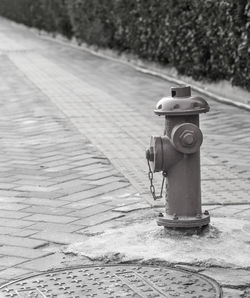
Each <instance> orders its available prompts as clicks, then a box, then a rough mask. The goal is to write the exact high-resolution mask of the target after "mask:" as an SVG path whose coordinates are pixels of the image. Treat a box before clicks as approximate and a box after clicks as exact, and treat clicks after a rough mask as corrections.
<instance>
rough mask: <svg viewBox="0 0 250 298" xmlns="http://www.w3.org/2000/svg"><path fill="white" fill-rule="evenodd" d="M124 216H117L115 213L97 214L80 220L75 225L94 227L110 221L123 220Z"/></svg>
mask: <svg viewBox="0 0 250 298" xmlns="http://www.w3.org/2000/svg"><path fill="white" fill-rule="evenodd" d="M123 216H124V215H122V214H115V213H114V212H113V213H112V212H105V213H100V214H96V215H93V216H89V217H86V218H84V219H80V220H77V221H75V222H74V224H75V225H82V226H94V225H96V224H100V223H103V222H106V221H109V220H113V219H117V218H121V217H123Z"/></svg>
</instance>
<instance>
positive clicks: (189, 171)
mask: <svg viewBox="0 0 250 298" xmlns="http://www.w3.org/2000/svg"><path fill="white" fill-rule="evenodd" d="M171 94H172V96H171V97H168V98H166V97H165V98H163V99H161V100H160V101H159V102H158V103H157V105H156V110H155V113H156V114H157V115H164V116H165V118H166V120H165V129H164V136H161V137H151V142H150V147H152V148H154V149H153V152H154V156H153V160H151V163H152V165H153V169H154V171H155V172H156V171H164V172H167V174H168V175H167V184H166V208H165V209H166V214H164V216H161V217H159V218H158V220H157V224H158V225H162V226H164V227H173V228H193V227H202V226H204V225H207V224H208V223H209V221H210V216H209V214H208V213H206V214H202V210H201V179H200V146H201V144H202V141H203V135H202V132H201V130H200V128H199V114H200V113H205V112H207V111H209V105H208V103H207V102H206V101H205V99H203V98H201V97H192V96H191V89H190V87H189V86H187V87H175V88H172V89H171Z"/></svg>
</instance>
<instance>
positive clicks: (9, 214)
mask: <svg viewBox="0 0 250 298" xmlns="http://www.w3.org/2000/svg"><path fill="white" fill-rule="evenodd" d="M28 215H29V214H28V213H25V212H20V211H9V210H0V218H12V219H18V218H24V217H26V216H28Z"/></svg>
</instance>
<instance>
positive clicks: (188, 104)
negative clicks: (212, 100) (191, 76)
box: [154, 86, 209, 116]
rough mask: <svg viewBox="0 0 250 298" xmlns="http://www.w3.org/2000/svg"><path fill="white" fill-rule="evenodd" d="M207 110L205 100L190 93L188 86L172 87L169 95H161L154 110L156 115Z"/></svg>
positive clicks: (207, 106)
mask: <svg viewBox="0 0 250 298" xmlns="http://www.w3.org/2000/svg"><path fill="white" fill-rule="evenodd" d="M208 111H209V105H208V103H207V102H206V100H205V99H204V98H202V97H199V96H192V95H191V88H190V86H182V87H172V88H171V97H163V98H162V99H161V100H160V101H159V102H158V103H157V105H156V109H155V110H154V112H155V114H156V115H170V116H171V115H172V116H174V115H196V114H200V113H206V112H208Z"/></svg>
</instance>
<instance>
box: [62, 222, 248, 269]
mask: <svg viewBox="0 0 250 298" xmlns="http://www.w3.org/2000/svg"><path fill="white" fill-rule="evenodd" d="M247 224H248V221H245V220H237V219H227V218H212V220H211V224H210V227H209V229H208V230H207V231H205V232H204V233H202V234H201V235H187V234H186V235H184V234H182V233H181V232H179V231H174V230H172V231H170V232H165V231H164V229H163V228H162V227H158V226H157V225H156V222H155V220H154V219H152V218H150V219H143V220H140V221H137V222H136V220H135V221H134V222H132V221H130V222H129V223H127V224H125V225H124V226H119V227H118V228H114V227H113V228H107V229H106V230H105V231H104V232H103V233H102V234H97V235H94V236H90V237H88V236H85V237H84V238H83V241H82V242H77V243H74V244H72V245H70V246H68V247H67V248H66V252H72V253H75V254H79V255H84V256H86V257H88V258H90V259H96V260H100V259H101V258H103V259H105V258H107V256H111V255H118V254H119V257H120V261H131V260H135V259H140V260H145V261H147V260H151V259H158V260H162V261H166V262H171V263H186V264H192V265H201V266H205V267H209V266H219V267H235V268H239V267H241V268H247V267H249V266H250V245H249V241H247V239H249V236H250V233H249V232H248V230H246V229H244V227H245V226H246V225H247Z"/></svg>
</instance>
